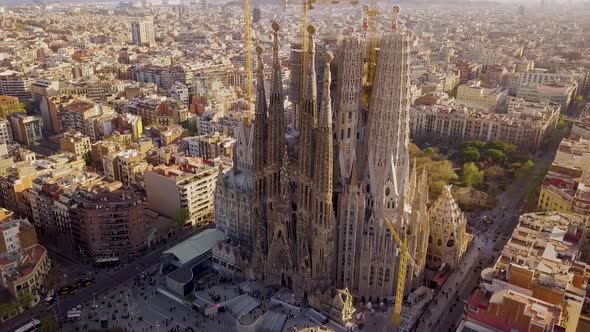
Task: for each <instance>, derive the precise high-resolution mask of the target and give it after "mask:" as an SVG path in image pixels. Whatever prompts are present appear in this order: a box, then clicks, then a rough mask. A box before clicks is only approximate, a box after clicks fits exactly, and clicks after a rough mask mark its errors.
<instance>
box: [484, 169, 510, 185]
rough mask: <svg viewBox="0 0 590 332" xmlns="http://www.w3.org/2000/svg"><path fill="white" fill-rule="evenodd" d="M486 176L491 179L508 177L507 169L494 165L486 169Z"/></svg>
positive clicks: (496, 179)
mask: <svg viewBox="0 0 590 332" xmlns="http://www.w3.org/2000/svg"><path fill="white" fill-rule="evenodd" d="M484 174H485V178H486V179H488V180H490V181H494V182H496V181H499V180H502V179H504V177H506V171H505V170H504V169H503V168H502V167H500V166H492V167H490V168H487V169H486V170H485V171H484Z"/></svg>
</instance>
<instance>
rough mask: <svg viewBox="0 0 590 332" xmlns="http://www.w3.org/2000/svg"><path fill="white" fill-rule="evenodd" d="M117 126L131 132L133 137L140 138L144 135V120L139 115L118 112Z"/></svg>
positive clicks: (125, 131) (122, 130)
mask: <svg viewBox="0 0 590 332" xmlns="http://www.w3.org/2000/svg"><path fill="white" fill-rule="evenodd" d="M117 126H118V128H119V131H120V132H122V133H129V134H131V137H133V139H139V138H140V137H141V135H143V122H142V120H141V116H139V115H133V114H129V113H123V114H118V117H117Z"/></svg>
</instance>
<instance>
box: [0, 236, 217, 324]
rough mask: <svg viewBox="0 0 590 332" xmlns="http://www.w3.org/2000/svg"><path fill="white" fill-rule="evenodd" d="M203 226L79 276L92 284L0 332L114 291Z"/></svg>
mask: <svg viewBox="0 0 590 332" xmlns="http://www.w3.org/2000/svg"><path fill="white" fill-rule="evenodd" d="M207 227H209V226H208V225H206V226H201V227H198V228H194V229H190V230H187V231H186V233H185V234H183V235H182V236H181V237H179V238H178V239H176V240H175V241H172V242H169V243H167V244H166V245H164V246H162V247H160V248H157V249H155V250H153V251H150V252H148V253H146V255H144V256H143V257H141V258H139V259H137V260H135V261H134V262H132V263H129V264H127V265H124V266H122V267H119V268H115V269H110V271H107V270H97V271H95V272H94V273H91V274H86V275H82V276H86V277H93V278H95V281H94V283H93V284H92V285H90V286H88V287H85V288H81V289H79V290H78V292H77V293H76V294H73V295H68V296H67V297H65V298H63V297H62V298H58V299H57V301H56V302H55V303H54V304H53V305H51V306H45V305H44V304H43V303H39V304H38V305H37V306H35V307H34V308H32V309H30V310H27V311H25V312H24V313H22V314H20V315H18V316H16V317H14V318H12V319H10V320H8V321H7V322H4V323H3V324H2V327H1V328H0V331H13V330H14V329H16V328H18V327H19V326H21V325H23V324H25V323H27V322H28V321H29V320H31V319H32V318H38V317H40V316H41V315H42V314H43V313H48V314H50V315H55V316H57V317H63V315H64V314H65V313H66V312H67V311H68V310H70V309H71V308H73V307H76V306H77V305H79V304H82V303H84V302H87V301H90V300H92V299H93V298H94V297H96V298H100V297H101V296H103V294H106V293H107V292H108V291H109V290H112V289H115V288H116V287H117V286H119V285H121V284H124V283H125V282H126V281H128V280H130V279H132V278H134V277H135V276H137V275H140V274H141V273H143V272H144V271H146V270H149V269H151V268H152V267H153V266H155V265H157V264H159V262H160V256H161V253H162V252H163V251H165V250H166V249H168V248H170V247H172V246H174V245H175V244H177V243H179V242H182V241H184V240H185V239H187V238H189V237H191V236H193V235H195V234H196V233H198V232H200V231H202V230H203V229H205V228H207ZM88 269H91V268H88ZM88 269H80V270H81V271H82V272H84V270H88Z"/></svg>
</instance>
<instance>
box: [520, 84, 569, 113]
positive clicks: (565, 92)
mask: <svg viewBox="0 0 590 332" xmlns="http://www.w3.org/2000/svg"><path fill="white" fill-rule="evenodd" d="M577 92H578V82H576V81H571V82H565V83H554V84H548V85H527V86H523V87H520V88H518V91H517V93H516V97H518V98H524V99H525V100H530V101H535V102H544V103H554V104H557V105H560V106H561V109H562V110H567V109H568V108H569V106H570V105H571V104H572V102H573V101H574V97H575V96H576V94H577Z"/></svg>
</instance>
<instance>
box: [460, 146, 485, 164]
mask: <svg viewBox="0 0 590 332" xmlns="http://www.w3.org/2000/svg"><path fill="white" fill-rule="evenodd" d="M459 158H461V160H462V161H463V162H464V163H468V162H476V161H479V159H480V158H481V154H480V153H479V150H477V149H476V148H474V147H472V146H468V147H466V148H465V149H462V150H461V151H460V152H459Z"/></svg>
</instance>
